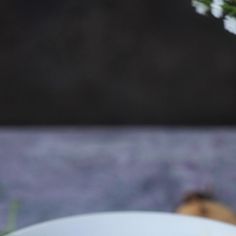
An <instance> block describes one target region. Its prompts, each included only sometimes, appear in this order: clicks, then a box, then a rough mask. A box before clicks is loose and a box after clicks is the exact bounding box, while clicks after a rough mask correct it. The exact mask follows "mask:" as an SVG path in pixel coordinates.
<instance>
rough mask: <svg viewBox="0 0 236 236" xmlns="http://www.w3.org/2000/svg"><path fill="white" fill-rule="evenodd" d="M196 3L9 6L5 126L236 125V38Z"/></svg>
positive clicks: (103, 0) (1, 98)
mask: <svg viewBox="0 0 236 236" xmlns="http://www.w3.org/2000/svg"><path fill="white" fill-rule="evenodd" d="M190 2H191V1H190V0H181V1H175V0H172V1H160V0H159V1H158V0H119V1H118V0H117V1H115V0H113V1H112V0H97V1H95V0H80V1H79V0H68V1H66V0H57V1H56V0H34V1H31V0H21V1H18V0H14V1H13V0H2V1H1V3H0V17H1V19H0V27H1V33H0V34H1V35H0V36H1V41H0V63H1V68H0V124H63V123H64V124H65V123H67V124H72V123H75V124H235V123H236V109H235V107H236V67H235V64H236V37H234V36H232V35H230V34H228V33H227V32H225V31H224V30H223V27H222V25H221V22H220V21H217V20H214V19H213V18H211V17H201V16H199V15H197V14H195V13H194V10H193V9H192V8H191V4H190Z"/></svg>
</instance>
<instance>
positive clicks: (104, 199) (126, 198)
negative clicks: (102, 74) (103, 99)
mask: <svg viewBox="0 0 236 236" xmlns="http://www.w3.org/2000/svg"><path fill="white" fill-rule="evenodd" d="M235 183H236V129H233V128H231V129H229V128H228V129H224V128H215V129H213V128H212V129H173V128H172V129H171V128H158V127H149V128H138V127H137V128H103V129H102V128H73V127H70V128H58V129H56V128H47V129H46V128H45V129H42V128H41V129H40V128H31V129H6V128H2V129H0V228H1V227H3V225H4V224H5V223H6V217H5V216H6V215H7V212H8V209H9V204H10V202H11V201H13V200H17V201H19V203H20V208H19V212H18V219H17V228H21V227H24V226H28V225H31V224H34V223H38V222H42V221H46V220H50V219H54V218H58V217H64V216H69V215H75V214H82V213H90V212H101V211H120V210H148V211H173V210H174V209H175V207H176V206H177V204H178V203H179V202H180V200H181V198H182V197H183V196H184V195H185V194H186V193H187V192H190V191H199V190H200V191H201V190H204V191H205V190H206V189H210V190H211V191H213V192H214V193H215V195H216V196H217V197H218V198H219V199H220V200H222V201H224V202H226V203H227V204H229V205H230V206H232V207H233V208H235V209H236V184H235Z"/></svg>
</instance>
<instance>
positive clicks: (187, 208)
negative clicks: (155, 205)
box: [176, 193, 236, 224]
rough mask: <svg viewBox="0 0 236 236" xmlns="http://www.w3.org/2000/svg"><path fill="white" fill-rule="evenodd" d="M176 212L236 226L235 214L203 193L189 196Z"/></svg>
mask: <svg viewBox="0 0 236 236" xmlns="http://www.w3.org/2000/svg"><path fill="white" fill-rule="evenodd" d="M176 212H177V213H180V214H185V215H193V216H200V217H206V218H210V219H213V220H219V221H224V222H227V223H230V224H236V214H235V212H233V211H232V210H231V209H230V208H229V207H227V206H225V205H224V204H222V203H219V202H218V201H216V200H214V199H213V197H211V196H209V195H206V194H202V193H193V194H190V195H188V196H187V197H186V198H185V199H184V201H183V203H182V204H181V205H180V206H179V207H178V208H177V210H176Z"/></svg>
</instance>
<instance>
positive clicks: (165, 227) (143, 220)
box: [11, 212, 236, 236]
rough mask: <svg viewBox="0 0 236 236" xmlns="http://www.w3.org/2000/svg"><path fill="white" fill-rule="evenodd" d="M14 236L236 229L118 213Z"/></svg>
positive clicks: (161, 234) (201, 235)
mask: <svg viewBox="0 0 236 236" xmlns="http://www.w3.org/2000/svg"><path fill="white" fill-rule="evenodd" d="M11 236H236V227H235V226H233V225H228V224H224V223H220V222H215V221H211V220H205V219H201V218H195V217H186V216H179V215H175V214H166V213H151V212H118V213H100V214H91V215H84V216H75V217H68V218H64V219H59V220H54V221H50V222H46V223H42V224H38V225H35V226H31V227H29V228H26V229H22V230H20V231H18V232H15V233H13V234H11Z"/></svg>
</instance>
